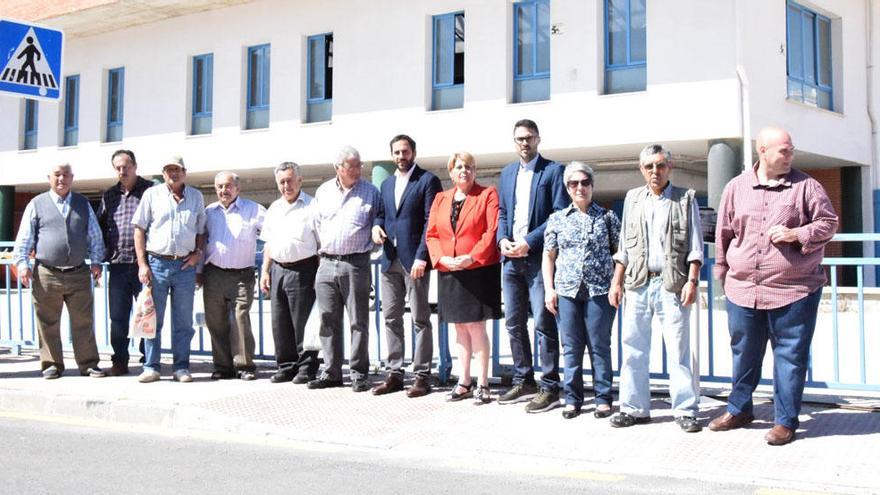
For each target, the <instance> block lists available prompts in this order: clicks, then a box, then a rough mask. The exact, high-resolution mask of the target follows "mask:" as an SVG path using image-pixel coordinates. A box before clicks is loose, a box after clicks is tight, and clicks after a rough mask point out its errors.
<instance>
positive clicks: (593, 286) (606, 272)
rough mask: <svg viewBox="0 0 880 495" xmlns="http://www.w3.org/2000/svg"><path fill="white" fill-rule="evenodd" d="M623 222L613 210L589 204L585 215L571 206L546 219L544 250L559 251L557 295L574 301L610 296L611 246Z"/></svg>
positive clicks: (612, 270) (612, 269) (614, 243)
mask: <svg viewBox="0 0 880 495" xmlns="http://www.w3.org/2000/svg"><path fill="white" fill-rule="evenodd" d="M618 235H620V220H618V219H617V215H615V214H614V212H613V211H611V210H606V209H605V208H602V207H601V206H599V205H597V204H596V203H590V206H589V207H588V208H587V211H586V212H581V211H580V210H579V209H577V207H576V206H575V205H574V204H572V205H571V206H569V207H568V208H566V209H564V210H560V211H557V212H555V213H553V214H552V215H550V218H548V219H547V229H546V230H544V251H553V250H555V251H556V270H555V273H554V276H553V282H554V286H555V288H556V293H557V294H559V295H560V296H565V297H570V298H575V297H577V296H578V293H580V292H581V291H582V290H583V289H586V290H587V293H589V295H590V297H596V296H600V295H602V294H607V293H608V289H609V287H610V286H611V277H613V276H614V261H613V260H612V259H611V254H612V253H611V246H615V249H616V246H617V245H618V238H617V237H618Z"/></svg>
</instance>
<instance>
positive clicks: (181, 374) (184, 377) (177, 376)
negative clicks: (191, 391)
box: [171, 370, 193, 383]
mask: <svg viewBox="0 0 880 495" xmlns="http://www.w3.org/2000/svg"><path fill="white" fill-rule="evenodd" d="M171 379H172V380H174V381H175V382H180V383H189V382H191V381H193V376H192V375H190V374H189V370H177V371H175V372H174V376H173V377H171Z"/></svg>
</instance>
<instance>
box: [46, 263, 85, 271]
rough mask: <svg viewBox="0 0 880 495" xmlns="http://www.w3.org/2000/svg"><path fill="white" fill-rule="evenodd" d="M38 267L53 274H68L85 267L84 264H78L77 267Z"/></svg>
mask: <svg viewBox="0 0 880 495" xmlns="http://www.w3.org/2000/svg"><path fill="white" fill-rule="evenodd" d="M40 266H42V267H45V268H48V269H49V270H52V271H53V272H58V273H69V272H72V271H75V270H79V269H80V268H82V267H84V266H86V265H85V263H80V264H79V265H76V266H49V265H40Z"/></svg>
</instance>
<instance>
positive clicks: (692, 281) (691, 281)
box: [688, 278, 700, 285]
mask: <svg viewBox="0 0 880 495" xmlns="http://www.w3.org/2000/svg"><path fill="white" fill-rule="evenodd" d="M688 282H690V283H692V284H694V285H700V281H699V280H697V279H695V278H689V279H688Z"/></svg>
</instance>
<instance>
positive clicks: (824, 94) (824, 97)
mask: <svg viewBox="0 0 880 495" xmlns="http://www.w3.org/2000/svg"><path fill="white" fill-rule="evenodd" d="M816 106H818V107H819V108H824V109H825V110H833V108H831V92H830V91H823V90H819V93H818V95H816Z"/></svg>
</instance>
